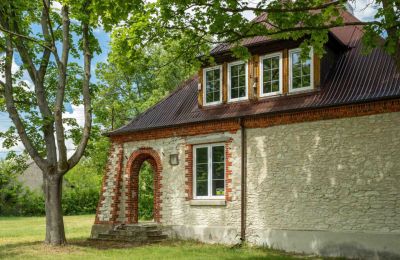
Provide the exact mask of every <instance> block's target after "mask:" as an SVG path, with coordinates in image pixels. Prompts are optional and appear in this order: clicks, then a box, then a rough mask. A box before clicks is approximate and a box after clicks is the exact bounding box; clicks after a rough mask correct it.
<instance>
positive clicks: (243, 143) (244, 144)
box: [239, 117, 247, 244]
mask: <svg viewBox="0 0 400 260" xmlns="http://www.w3.org/2000/svg"><path fill="white" fill-rule="evenodd" d="M239 124H240V133H241V167H240V168H241V194H240V199H241V211H240V240H241V243H242V244H243V243H244V242H245V240H246V207H247V204H246V203H247V198H246V195H247V191H246V188H247V142H246V128H245V126H244V122H243V117H241V118H239Z"/></svg>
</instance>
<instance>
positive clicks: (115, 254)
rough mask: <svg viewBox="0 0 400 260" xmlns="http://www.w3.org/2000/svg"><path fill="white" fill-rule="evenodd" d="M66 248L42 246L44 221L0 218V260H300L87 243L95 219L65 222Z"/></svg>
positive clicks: (223, 249) (179, 244) (259, 252)
mask: <svg viewBox="0 0 400 260" xmlns="http://www.w3.org/2000/svg"><path fill="white" fill-rule="evenodd" d="M64 221H65V228H66V234H67V240H68V245H67V246H63V247H51V246H48V245H45V244H43V242H42V241H43V239H44V234H45V222H44V218H43V217H0V259H96V260H99V259H299V258H307V259H309V258H308V257H305V256H301V255H290V254H286V253H282V252H278V251H273V250H267V249H263V248H251V247H242V248H232V247H228V246H223V245H208V244H202V243H197V242H193V241H192V242H190V241H185V242H184V241H166V242H163V243H160V244H154V245H145V246H132V245H130V244H122V243H115V242H93V241H87V238H88V237H89V235H90V228H91V225H92V224H93V221H94V216H92V215H90V216H68V217H65V218H64Z"/></svg>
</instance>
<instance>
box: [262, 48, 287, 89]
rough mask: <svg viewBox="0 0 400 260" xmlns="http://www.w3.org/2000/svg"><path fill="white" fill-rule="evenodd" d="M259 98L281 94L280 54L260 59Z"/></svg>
mask: <svg viewBox="0 0 400 260" xmlns="http://www.w3.org/2000/svg"><path fill="white" fill-rule="evenodd" d="M260 68H261V73H260V82H261V87H260V96H261V97H266V96H272V95H277V94H281V93H282V53H280V52H279V53H272V54H268V55H265V56H262V57H261V58H260Z"/></svg>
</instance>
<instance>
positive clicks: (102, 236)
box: [98, 234, 117, 240]
mask: <svg viewBox="0 0 400 260" xmlns="http://www.w3.org/2000/svg"><path fill="white" fill-rule="evenodd" d="M98 238H99V239H110V240H113V239H116V238H117V236H116V235H112V234H99V236H98Z"/></svg>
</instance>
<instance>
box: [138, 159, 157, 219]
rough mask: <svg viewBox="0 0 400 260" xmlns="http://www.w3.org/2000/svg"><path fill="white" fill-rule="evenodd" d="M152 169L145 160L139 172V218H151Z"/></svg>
mask: <svg viewBox="0 0 400 260" xmlns="http://www.w3.org/2000/svg"><path fill="white" fill-rule="evenodd" d="M153 197H154V182H153V169H152V168H151V166H150V164H149V163H147V162H145V163H143V165H142V167H141V168H140V173H139V219H140V220H151V219H153V201H154V198H153Z"/></svg>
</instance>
